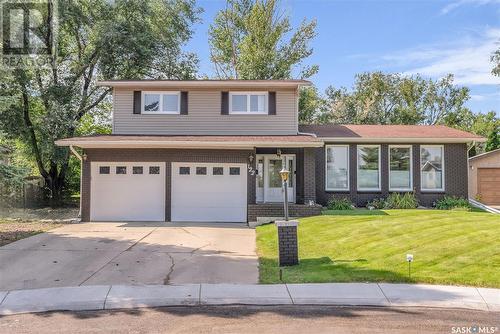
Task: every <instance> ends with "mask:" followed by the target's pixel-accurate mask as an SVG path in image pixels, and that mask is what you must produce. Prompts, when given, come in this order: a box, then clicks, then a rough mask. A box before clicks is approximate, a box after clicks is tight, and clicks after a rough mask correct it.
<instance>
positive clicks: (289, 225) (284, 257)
mask: <svg viewBox="0 0 500 334" xmlns="http://www.w3.org/2000/svg"><path fill="white" fill-rule="evenodd" d="M275 224H276V226H277V227H278V247H279V265H280V267H282V266H294V265H297V264H299V246H298V240H297V226H298V225H299V222H298V221H296V220H290V221H284V220H277V221H276V222H275Z"/></svg>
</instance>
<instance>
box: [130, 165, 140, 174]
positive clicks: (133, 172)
mask: <svg viewBox="0 0 500 334" xmlns="http://www.w3.org/2000/svg"><path fill="white" fill-rule="evenodd" d="M142 172H143V169H142V166H134V167H132V174H142Z"/></svg>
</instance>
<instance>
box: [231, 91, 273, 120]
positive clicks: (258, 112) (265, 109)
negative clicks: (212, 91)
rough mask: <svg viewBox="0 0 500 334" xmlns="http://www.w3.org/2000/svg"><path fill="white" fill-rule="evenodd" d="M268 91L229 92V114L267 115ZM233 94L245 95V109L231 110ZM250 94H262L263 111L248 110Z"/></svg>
mask: <svg viewBox="0 0 500 334" xmlns="http://www.w3.org/2000/svg"><path fill="white" fill-rule="evenodd" d="M268 93H269V92H262V91H260V92H229V114H230V115H267V114H268V113H269V97H268V95H269V94H268ZM233 95H246V96H247V111H233ZM250 95H260V96H264V98H265V101H264V106H265V108H264V111H250Z"/></svg>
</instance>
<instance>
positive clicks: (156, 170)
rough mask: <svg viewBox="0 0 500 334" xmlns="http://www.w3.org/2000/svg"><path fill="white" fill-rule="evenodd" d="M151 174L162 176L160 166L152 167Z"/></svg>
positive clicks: (150, 168)
mask: <svg viewBox="0 0 500 334" xmlns="http://www.w3.org/2000/svg"><path fill="white" fill-rule="evenodd" d="M149 174H160V166H150V167H149Z"/></svg>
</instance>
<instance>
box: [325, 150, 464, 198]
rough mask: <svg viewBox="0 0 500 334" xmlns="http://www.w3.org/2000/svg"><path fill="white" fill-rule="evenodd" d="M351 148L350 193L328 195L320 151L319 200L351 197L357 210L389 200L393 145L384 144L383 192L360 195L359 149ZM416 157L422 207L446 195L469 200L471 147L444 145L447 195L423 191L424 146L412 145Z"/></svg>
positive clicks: (415, 175)
mask: <svg viewBox="0 0 500 334" xmlns="http://www.w3.org/2000/svg"><path fill="white" fill-rule="evenodd" d="M363 144H365V145H374V144H377V143H360V144H359V145H363ZM357 145H358V144H352V143H351V144H349V183H350V189H349V191H345V192H339V191H335V192H333V191H326V190H325V185H326V184H325V182H326V181H325V177H326V175H325V173H326V168H325V148H318V149H316V200H317V202H318V203H320V204H322V205H326V204H327V203H328V201H329V200H330V198H332V197H335V198H343V197H348V198H349V199H350V200H351V201H352V202H353V203H355V204H356V205H357V206H365V205H366V203H367V202H368V201H371V200H372V199H374V198H380V197H387V196H388V195H389V162H388V159H389V145H387V144H381V166H380V168H381V170H380V172H381V191H377V192H358V191H357V179H356V178H357V170H356V168H357V161H356V146H357ZM412 153H413V189H414V190H415V194H416V195H417V198H418V200H419V202H420V204H421V205H424V206H432V204H433V203H434V202H435V201H436V200H438V199H440V198H442V197H443V196H444V195H453V196H460V197H467V145H466V144H444V168H445V192H424V193H422V192H421V191H420V144H412Z"/></svg>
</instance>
